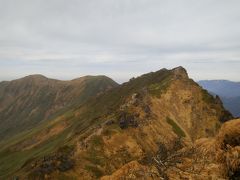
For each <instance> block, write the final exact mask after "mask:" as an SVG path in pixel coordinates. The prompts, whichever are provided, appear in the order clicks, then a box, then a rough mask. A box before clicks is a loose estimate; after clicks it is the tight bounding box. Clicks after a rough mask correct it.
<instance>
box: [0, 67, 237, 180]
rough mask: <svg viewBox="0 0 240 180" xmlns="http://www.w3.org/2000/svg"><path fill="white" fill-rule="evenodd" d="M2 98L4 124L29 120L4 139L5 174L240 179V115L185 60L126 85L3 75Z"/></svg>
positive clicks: (113, 179) (0, 167) (0, 164)
mask: <svg viewBox="0 0 240 180" xmlns="http://www.w3.org/2000/svg"><path fill="white" fill-rule="evenodd" d="M0 104H1V109H0V127H3V124H6V122H8V123H7V124H9V125H8V129H14V130H15V129H18V128H17V127H18V126H17V125H15V124H16V123H17V124H21V127H26V126H23V125H24V124H25V123H26V122H27V123H26V124H29V123H32V125H31V126H27V127H26V128H22V129H21V132H19V131H17V130H16V131H17V133H15V134H14V132H11V137H8V138H6V139H5V140H2V141H0V145H1V146H0V179H8V178H9V179H11V178H15V179H90V180H91V179H101V180H118V179H119V180H120V179H174V180H175V179H199V180H205V179H238V178H240V169H239V167H240V160H239V159H240V158H239V157H240V124H239V123H240V120H239V119H233V117H232V115H231V114H230V113H229V112H228V111H227V110H225V109H224V107H223V104H222V102H221V100H220V99H219V98H218V97H214V96H212V95H210V94H209V93H208V92H207V91H206V90H204V89H203V88H202V87H200V86H199V85H198V84H197V83H195V82H194V81H193V80H192V79H190V78H189V76H188V74H187V72H186V70H185V69H184V68H183V67H177V68H174V69H170V70H167V69H161V70H159V71H156V72H151V73H148V74H144V75H142V76H139V77H136V78H132V79H130V80H129V81H128V82H126V83H123V84H121V85H118V84H117V83H115V82H114V81H112V80H111V79H110V78H107V77H105V76H100V77H99V76H97V77H90V76H88V77H84V78H80V79H76V80H73V81H67V82H63V81H58V80H51V79H48V78H45V77H42V76H39V75H37V76H29V77H26V78H23V79H20V80H16V81H11V82H2V83H1V84H0ZM33 117H37V118H33ZM6 130H7V129H6ZM1 132H5V131H1ZM2 136H4V135H2Z"/></svg>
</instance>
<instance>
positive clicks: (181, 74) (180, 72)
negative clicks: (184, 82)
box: [172, 66, 188, 78]
mask: <svg viewBox="0 0 240 180" xmlns="http://www.w3.org/2000/svg"><path fill="white" fill-rule="evenodd" d="M172 72H173V73H174V75H175V77H176V78H188V73H187V71H186V69H184V68H183V67H182V66H179V67H176V68H173V69H172Z"/></svg>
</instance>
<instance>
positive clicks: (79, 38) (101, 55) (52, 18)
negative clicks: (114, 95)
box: [0, 0, 240, 82]
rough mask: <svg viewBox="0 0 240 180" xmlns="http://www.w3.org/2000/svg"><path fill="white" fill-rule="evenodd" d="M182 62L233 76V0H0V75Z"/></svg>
mask: <svg viewBox="0 0 240 180" xmlns="http://www.w3.org/2000/svg"><path fill="white" fill-rule="evenodd" d="M179 65H181V66H184V67H185V68H186V69H187V70H188V73H189V75H190V77H192V78H193V79H195V80H200V79H229V80H234V81H240V1H239V0H0V81H1V80H11V79H15V78H19V77H22V76H25V75H28V74H43V75H45V76H47V77H51V78H58V79H72V78H76V77H80V76H83V75H97V74H104V75H107V76H110V77H112V78H113V79H114V80H116V81H118V82H123V81H126V80H128V79H129V78H131V77H133V76H138V75H140V74H142V73H147V72H150V71H156V70H158V69H161V68H165V67H166V68H173V67H175V66H179Z"/></svg>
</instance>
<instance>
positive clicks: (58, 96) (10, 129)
mask: <svg viewBox="0 0 240 180" xmlns="http://www.w3.org/2000/svg"><path fill="white" fill-rule="evenodd" d="M115 86H117V83H115V82H114V81H113V80H111V79H110V78H107V77H105V76H85V77H82V78H79V79H74V80H71V81H59V80H54V79H48V78H46V77H44V76H42V75H31V76H27V77H24V78H21V79H18V80H14V81H10V82H1V83H0V129H1V131H0V138H1V139H3V138H7V137H10V136H12V135H14V134H17V133H18V132H21V131H23V130H27V129H30V128H33V127H34V126H36V125H37V124H39V123H41V122H44V121H45V120H49V119H51V118H53V117H54V115H55V116H56V115H57V114H56V113H62V112H63V111H64V110H66V109H67V108H69V107H71V106H74V105H76V104H80V103H83V102H85V101H86V100H87V99H89V98H90V97H92V96H95V95H97V94H99V93H101V92H103V91H105V90H107V89H110V88H112V87H115Z"/></svg>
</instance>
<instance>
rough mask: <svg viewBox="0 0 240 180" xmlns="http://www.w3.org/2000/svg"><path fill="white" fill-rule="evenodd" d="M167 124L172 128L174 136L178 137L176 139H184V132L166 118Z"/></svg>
mask: <svg viewBox="0 0 240 180" xmlns="http://www.w3.org/2000/svg"><path fill="white" fill-rule="evenodd" d="M166 120H167V123H168V124H169V125H171V126H172V129H173V131H174V133H175V134H177V135H178V137H186V134H185V133H184V131H183V130H182V129H181V128H180V127H179V126H178V125H177V124H176V123H175V122H174V121H173V120H172V119H170V118H169V117H167V118H166Z"/></svg>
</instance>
